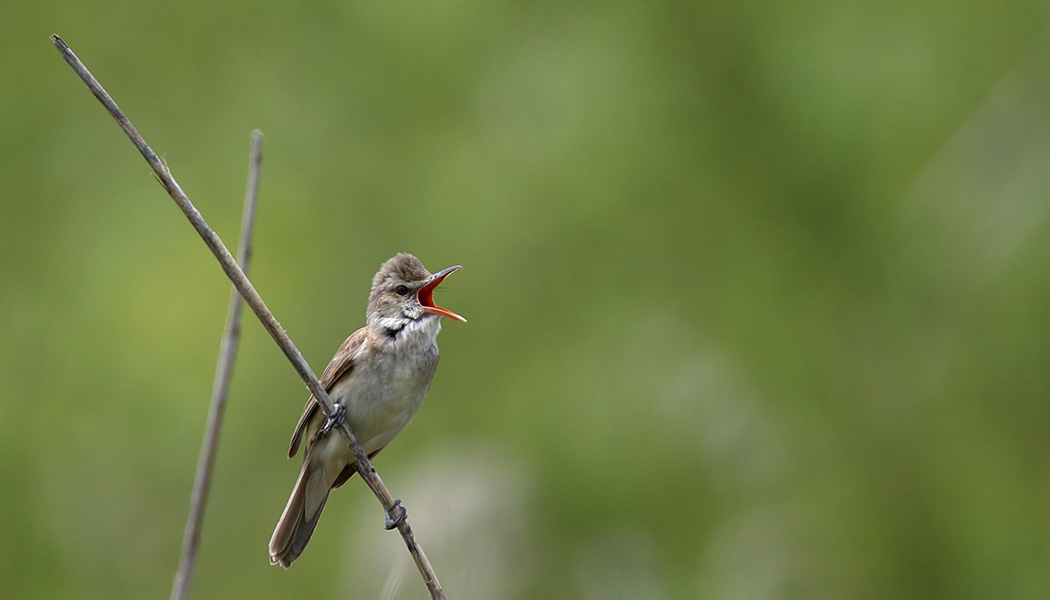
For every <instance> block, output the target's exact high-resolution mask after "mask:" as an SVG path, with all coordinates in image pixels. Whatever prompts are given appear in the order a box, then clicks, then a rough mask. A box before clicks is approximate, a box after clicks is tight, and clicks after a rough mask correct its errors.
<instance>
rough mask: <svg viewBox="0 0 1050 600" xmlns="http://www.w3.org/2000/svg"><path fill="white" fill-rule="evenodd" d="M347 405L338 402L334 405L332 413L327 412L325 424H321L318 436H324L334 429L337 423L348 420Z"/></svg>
mask: <svg viewBox="0 0 1050 600" xmlns="http://www.w3.org/2000/svg"><path fill="white" fill-rule="evenodd" d="M345 417H346V407H345V406H343V405H342V404H339V403H338V402H336V403H335V404H333V405H332V414H330V415H329V414H325V421H324V425H321V429H320V431H318V432H317V435H318V436H322V435H324V434H326V433H328V432H329V431H331V430H332V428H333V427H335V426H336V425H340V424H342V423H345V422H346V418H345Z"/></svg>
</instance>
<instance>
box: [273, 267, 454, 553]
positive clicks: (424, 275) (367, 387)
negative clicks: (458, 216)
mask: <svg viewBox="0 0 1050 600" xmlns="http://www.w3.org/2000/svg"><path fill="white" fill-rule="evenodd" d="M459 268H460V267H459V266H455V267H449V268H447V269H444V270H441V271H438V272H437V273H434V274H431V273H430V272H429V271H427V270H426V268H424V267H423V263H421V262H420V261H419V259H418V258H416V257H415V256H412V255H411V254H405V253H401V254H398V255H397V256H395V257H393V258H391V259H390V260H388V261H386V262H385V263H383V266H382V267H380V269H379V272H378V273H376V275H375V277H374V278H372V291H371V293H369V295H368V310H367V312H366V317H367V320H366V323H365V326H364V327H362V328H361V329H358V330H357V331H355V332H354V333H353V334H352V335H351V336H350V337H348V338H346V341H345V342H343V345H342V346H340V347H339V350H338V351H337V352H336V353H335V356H334V357H332V360H331V361H330V362H329V363H328V366H327V367H326V368H325V370H324V373H323V374H322V375H321V386H322V387H323V388H324V389H325V391H327V392H328V395H329V396H330V397H331V398H332V401H333V402H335V403H336V404H337V408H336V413H338V415H336V416H334V417H335V418H340V417H341V418H345V419H346V423H347V425H349V426H350V430H351V431H353V432H354V436H355V437H356V438H357V441H358V443H360V444H361V447H362V448H363V449H364V451H365V453H366V454H367V455H368V456H369V458H371V457H374V456H375V455H376V454H379V451H380V450H382V449H383V448H385V447H386V445H387V444H389V443H390V441H391V440H392V439H394V437H395V436H396V435H397V434H398V433H401V430H402V429H404V428H405V427H406V426H407V425H408V424H409V422H410V421H412V417H413V416H415V414H416V411H417V410H418V409H419V406H420V405H421V404H422V403H423V398H424V397H426V395H427V390H428V389H430V382H431V381H432V380H433V378H434V371H435V369H437V364H438V347H437V335H438V332H439V331H441V318H442V317H447V318H449V319H455V320H456V321H464V322H465V321H466V319H464V318H463V317H461V316H459V315H457V314H456V313H454V312H452V311H450V310H448V309H445V308H442V307H440V306H438V305H437V304H435V303H434V289H435V288H436V287H437V286H438V284H440V283H441V281H442V280H443V279H445V277H448V275H449V274H451V273H452V272H453V271H456V270H457V269H459ZM332 425H333V420H332V419H330V418H329V416H328V415H326V414H325V413H324V411H323V410H322V409H321V407H320V405H319V404H318V403H317V400H316V399H315V398H314V397H313V396H312V395H311V396H310V399H309V400H307V402H306V408H305V409H304V410H303V414H302V416H301V417H300V418H299V424H298V425H296V426H295V432H294V433H292V442H291V445H290V447H289V448H288V457H289V458H291V457H293V456H295V454H296V452H298V450H299V445H300V444H301V443H302V441H303V440H304V439H305V440H306V450H305V455H304V456H303V468H302V470H301V471H300V472H299V478H298V479H297V480H296V481H295V487H294V488H292V495H291V497H289V498H288V504H287V505H286V506H285V507H284V512H283V513H281V518H280V520H278V521H277V527H276V528H275V529H274V531H273V537H271V538H270V564H275V565H276V564H280V565H281V566H283V567H284V568H286V569H287V568H288V567H289V566H291V564H292V561H294V560H295V559H296V558H298V557H299V555H300V554H302V552H303V549H304V548H305V547H306V544H307V542H309V541H310V536H311V535H313V532H314V528H316V527H317V520H318V518H320V516H321V511H322V510H323V509H324V505H325V501H327V500H328V494H329V492H331V491H332V490H333V489H335V488H337V487H339V486H341V485H343V484H344V483H346V480H347V479H349V478H350V477H352V476H353V474H354V473H355V472H356V469H355V468H354V465H355V464H356V463H357V459H356V458H355V457H354V454H353V452H351V451H350V448H349V446H348V445H347V441H346V438H345V437H343V436H342V435H341V434H339V433H338V432H337V431H329V430H330V429H331V428H332Z"/></svg>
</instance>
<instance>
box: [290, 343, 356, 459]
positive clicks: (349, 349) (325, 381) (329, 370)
mask: <svg viewBox="0 0 1050 600" xmlns="http://www.w3.org/2000/svg"><path fill="white" fill-rule="evenodd" d="M365 339H366V330H365V328H364V327H362V328H361V329H358V330H357V331H355V332H354V333H352V334H351V335H350V337H348V338H346V341H345V342H343V345H342V346H339V350H336V352H335V356H333V357H332V360H331V361H329V363H328V366H327V367H325V369H324V373H322V374H321V380H320V383H321V387H322V388H324V390H325V391H326V392H327V391H329V390H331V389H332V386H333V385H335V383H336V382H337V381H339V380H340V379H342V378H343V377H346V376H347V375H349V374H350V372H351V371H352V370H353V367H354V359H355V358H356V357H357V354H358V352H360V350H361V348H362V347H364V342H365ZM319 407H320V405H319V404H318V403H317V399H316V398H314V397H313V395H311V396H310V399H309V400H307V401H306V407H305V408H303V414H302V416H301V417H299V423H298V424H297V425H296V426H295V431H294V432H293V433H292V441H291V444H289V446H288V458H291V457H293V456H295V454H296V452H298V451H299V444H300V443H301V442H302V440H303V432H304V431H306V424H307V423H309V422H310V419H311V418H312V417H313V416H314V413H316V412H317V409H318V408H319Z"/></svg>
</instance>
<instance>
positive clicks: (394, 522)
mask: <svg viewBox="0 0 1050 600" xmlns="http://www.w3.org/2000/svg"><path fill="white" fill-rule="evenodd" d="M394 508H399V509H401V514H400V515H398V516H397V518H396V519H391V518H390V515H389V514H388V515H387V516H386V523H383V527H384V528H386V529H387V530H388V531H389V530H391V529H393V528H395V527H397V526H398V525H400V524H402V523H404V522H405V519H406V518H408V511H406V510H405V507H404V506H402V505H401V499H400V498H394Z"/></svg>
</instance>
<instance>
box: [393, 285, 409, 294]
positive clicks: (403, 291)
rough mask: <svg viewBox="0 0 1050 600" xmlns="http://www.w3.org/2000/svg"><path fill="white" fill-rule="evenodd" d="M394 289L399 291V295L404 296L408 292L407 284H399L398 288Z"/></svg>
mask: <svg viewBox="0 0 1050 600" xmlns="http://www.w3.org/2000/svg"><path fill="white" fill-rule="evenodd" d="M394 291H395V292H397V295H398V296H404V295H406V294H408V286H407V285H399V286H397V287H396V288H394Z"/></svg>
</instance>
